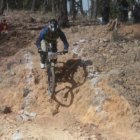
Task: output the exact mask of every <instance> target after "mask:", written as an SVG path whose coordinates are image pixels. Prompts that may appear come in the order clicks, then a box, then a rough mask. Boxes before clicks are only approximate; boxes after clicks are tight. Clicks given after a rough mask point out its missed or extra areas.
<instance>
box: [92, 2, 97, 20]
mask: <svg viewBox="0 0 140 140" xmlns="http://www.w3.org/2000/svg"><path fill="white" fill-rule="evenodd" d="M97 8H98V0H94V12H93V18H94V19H96V18H97Z"/></svg>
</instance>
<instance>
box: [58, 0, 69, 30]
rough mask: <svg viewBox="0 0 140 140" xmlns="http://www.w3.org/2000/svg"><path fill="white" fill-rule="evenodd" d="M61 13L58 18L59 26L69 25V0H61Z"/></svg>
mask: <svg viewBox="0 0 140 140" xmlns="http://www.w3.org/2000/svg"><path fill="white" fill-rule="evenodd" d="M60 3H61V5H60V15H59V18H58V23H59V26H61V27H68V26H69V21H68V11H67V0H60Z"/></svg>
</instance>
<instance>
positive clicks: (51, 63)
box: [46, 45, 64, 98]
mask: <svg viewBox="0 0 140 140" xmlns="http://www.w3.org/2000/svg"><path fill="white" fill-rule="evenodd" d="M53 50H55V51H56V52H55V51H53ZM58 55H64V52H57V49H56V48H53V46H52V45H50V47H48V52H47V54H46V65H47V67H46V70H47V75H48V93H49V95H50V97H51V98H52V97H53V96H54V93H55V64H56V63H57V56H58Z"/></svg>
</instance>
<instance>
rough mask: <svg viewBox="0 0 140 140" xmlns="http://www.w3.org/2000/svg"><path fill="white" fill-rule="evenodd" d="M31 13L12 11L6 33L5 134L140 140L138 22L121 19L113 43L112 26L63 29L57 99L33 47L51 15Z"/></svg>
mask: <svg viewBox="0 0 140 140" xmlns="http://www.w3.org/2000/svg"><path fill="white" fill-rule="evenodd" d="M12 14H13V15H14V16H13V15H12ZM26 14H27V15H29V13H28V12H27V13H26V12H25V13H23V15H22V14H20V18H19V15H18V14H16V13H11V16H10V17H8V16H7V20H8V22H9V23H11V24H10V25H11V26H10V31H9V34H8V35H5V36H2V37H1V38H0V58H1V60H0V140H19V139H23V140H30V139H33V140H37V139H38V140H47V139H48V140H51V139H52V140H69V139H70V140H78V139H79V140H82V139H83V140H86V139H91V140H125V139H126V140H139V139H140V135H139V134H140V132H139V130H140V95H139V93H140V55H139V53H140V41H139V35H140V34H139V32H138V31H137V30H136V29H137V28H140V26H139V25H131V26H123V25H122V26H121V27H120V30H119V36H120V38H118V40H117V41H115V42H113V41H112V32H111V31H109V30H108V27H107V26H100V25H96V26H95V25H93V26H74V27H71V28H68V29H64V32H65V33H66V36H67V38H68V41H69V44H70V48H69V54H66V55H64V56H62V57H60V56H59V57H58V68H57V69H56V82H57V85H56V86H57V87H56V99H55V100H52V99H50V97H49V95H48V93H47V84H46V83H47V77H46V71H45V70H42V69H40V66H39V59H40V58H39V54H38V53H37V49H36V47H35V42H36V38H37V36H38V35H39V33H40V31H41V30H40V29H42V28H43V27H45V25H46V21H47V19H45V18H44V16H42V17H41V16H40V18H37V14H36V15H34V14H32V13H30V17H27V16H25V15H26ZM12 21H15V22H12ZM23 21H24V22H23ZM58 47H59V50H62V49H63V44H62V43H61V41H60V40H59V41H58Z"/></svg>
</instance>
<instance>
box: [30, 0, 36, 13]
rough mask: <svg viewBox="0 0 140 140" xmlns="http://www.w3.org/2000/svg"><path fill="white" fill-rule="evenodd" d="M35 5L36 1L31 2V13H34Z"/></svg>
mask: <svg viewBox="0 0 140 140" xmlns="http://www.w3.org/2000/svg"><path fill="white" fill-rule="evenodd" d="M35 4H36V0H33V3H32V9H31V11H35Z"/></svg>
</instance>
